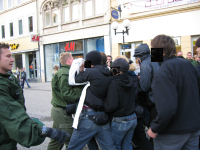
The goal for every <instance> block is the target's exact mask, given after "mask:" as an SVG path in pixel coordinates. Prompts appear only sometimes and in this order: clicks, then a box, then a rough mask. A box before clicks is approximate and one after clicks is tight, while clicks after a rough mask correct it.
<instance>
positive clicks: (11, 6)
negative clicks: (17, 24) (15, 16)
mask: <svg viewBox="0 0 200 150" xmlns="http://www.w3.org/2000/svg"><path fill="white" fill-rule="evenodd" d="M8 2H9V0H8V1H7V7H8V6H9V3H8ZM12 7H13V3H12V0H11V6H10V7H8V9H10V8H12Z"/></svg>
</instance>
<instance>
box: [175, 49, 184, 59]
mask: <svg viewBox="0 0 200 150" xmlns="http://www.w3.org/2000/svg"><path fill="white" fill-rule="evenodd" d="M176 57H178V58H184V57H183V52H182V51H178V52H177V53H176ZM184 59H185V58H184Z"/></svg>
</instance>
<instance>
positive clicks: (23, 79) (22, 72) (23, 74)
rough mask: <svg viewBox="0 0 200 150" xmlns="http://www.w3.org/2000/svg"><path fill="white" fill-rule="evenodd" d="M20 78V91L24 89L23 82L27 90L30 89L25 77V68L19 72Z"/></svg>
mask: <svg viewBox="0 0 200 150" xmlns="http://www.w3.org/2000/svg"><path fill="white" fill-rule="evenodd" d="M20 78H21V87H22V89H24V84H25V82H26V84H27V86H28V88H31V86H30V85H29V83H28V80H27V76H26V72H25V67H24V68H22V70H21V73H20Z"/></svg>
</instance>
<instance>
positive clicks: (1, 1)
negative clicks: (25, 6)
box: [0, 0, 3, 12]
mask: <svg viewBox="0 0 200 150" xmlns="http://www.w3.org/2000/svg"><path fill="white" fill-rule="evenodd" d="M1 11H3V0H0V12H1Z"/></svg>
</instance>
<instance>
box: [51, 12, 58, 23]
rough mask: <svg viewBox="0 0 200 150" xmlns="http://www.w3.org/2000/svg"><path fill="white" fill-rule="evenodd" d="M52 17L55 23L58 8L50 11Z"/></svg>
mask: <svg viewBox="0 0 200 150" xmlns="http://www.w3.org/2000/svg"><path fill="white" fill-rule="evenodd" d="M52 17H53V24H57V23H58V10H57V9H55V10H53V11H52Z"/></svg>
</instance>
